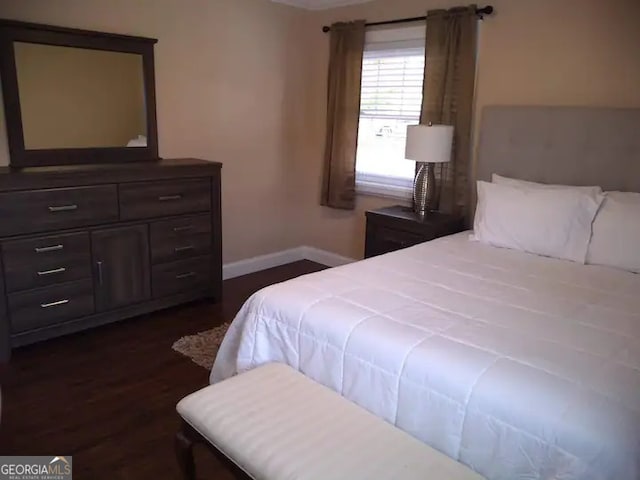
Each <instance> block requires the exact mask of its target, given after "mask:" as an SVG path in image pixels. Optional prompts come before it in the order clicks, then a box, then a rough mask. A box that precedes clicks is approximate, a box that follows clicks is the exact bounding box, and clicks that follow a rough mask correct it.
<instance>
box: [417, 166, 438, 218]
mask: <svg viewBox="0 0 640 480" xmlns="http://www.w3.org/2000/svg"><path fill="white" fill-rule="evenodd" d="M436 193H437V187H436V171H435V164H433V163H421V164H420V168H419V169H418V173H417V174H416V178H415V180H414V182H413V211H414V212H415V213H417V214H418V215H420V216H422V217H424V216H426V215H427V214H428V213H429V212H433V211H435V210H437V209H438V199H437V195H436Z"/></svg>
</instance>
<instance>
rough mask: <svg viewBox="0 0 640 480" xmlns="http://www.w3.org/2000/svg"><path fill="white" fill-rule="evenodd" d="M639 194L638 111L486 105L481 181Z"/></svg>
mask: <svg viewBox="0 0 640 480" xmlns="http://www.w3.org/2000/svg"><path fill="white" fill-rule="evenodd" d="M492 173H498V174H500V175H505V176H509V177H514V178H520V179H522V180H531V181H537V182H543V183H558V184H564V185H600V186H601V187H602V188H603V189H604V190H622V191H633V192H640V109H631V108H598V107H594V108H591V107H493V106H492V107H485V108H484V110H483V112H482V123H481V125H480V142H479V149H478V163H477V178H478V179H479V180H488V181H490V180H491V174H492Z"/></svg>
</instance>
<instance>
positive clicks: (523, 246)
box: [474, 181, 604, 263]
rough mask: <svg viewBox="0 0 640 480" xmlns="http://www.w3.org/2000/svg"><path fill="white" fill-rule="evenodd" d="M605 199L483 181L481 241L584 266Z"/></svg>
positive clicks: (476, 224)
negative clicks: (599, 210) (595, 222)
mask: <svg viewBox="0 0 640 480" xmlns="http://www.w3.org/2000/svg"><path fill="white" fill-rule="evenodd" d="M603 199H604V195H602V194H600V195H597V196H594V195H591V194H590V193H586V192H583V191H580V190H576V189H564V188H560V189H554V188H552V189H548V188H525V189H523V188H518V187H512V186H510V185H500V184H496V183H488V182H483V181H478V207H477V209H476V217H475V221H474V230H475V232H474V233H475V238H476V240H478V241H480V242H483V243H487V244H489V245H494V246H496V247H505V248H511V249H514V250H521V251H524V252H529V253H535V254H538V255H544V256H547V257H554V258H561V259H565V260H572V261H574V262H579V263H584V262H585V258H586V256H587V249H588V247H589V240H590V239H591V224H592V222H593V219H594V217H595V216H596V213H597V212H598V208H599V207H600V204H601V203H602V201H603Z"/></svg>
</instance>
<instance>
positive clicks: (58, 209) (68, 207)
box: [49, 205, 78, 213]
mask: <svg viewBox="0 0 640 480" xmlns="http://www.w3.org/2000/svg"><path fill="white" fill-rule="evenodd" d="M77 209H78V205H59V206H56V207H49V211H50V212H51V213H55V212H71V211H73V210H77Z"/></svg>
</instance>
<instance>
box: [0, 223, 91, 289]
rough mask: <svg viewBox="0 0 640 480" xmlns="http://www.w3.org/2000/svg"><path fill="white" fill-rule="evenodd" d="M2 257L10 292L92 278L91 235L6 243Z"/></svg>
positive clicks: (74, 234)
mask: <svg viewBox="0 0 640 480" xmlns="http://www.w3.org/2000/svg"><path fill="white" fill-rule="evenodd" d="M2 255H3V260H4V272H5V282H6V286H7V291H8V292H15V291H18V290H27V289H30V288H36V287H43V286H46V285H52V284H56V283H62V282H67V281H70V280H79V279H82V278H89V277H91V251H90V249H89V234H87V233H70V234H67V235H56V236H50V237H39V238H32V239H28V240H12V241H9V242H3V244H2Z"/></svg>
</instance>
